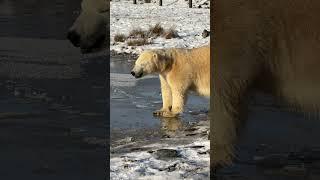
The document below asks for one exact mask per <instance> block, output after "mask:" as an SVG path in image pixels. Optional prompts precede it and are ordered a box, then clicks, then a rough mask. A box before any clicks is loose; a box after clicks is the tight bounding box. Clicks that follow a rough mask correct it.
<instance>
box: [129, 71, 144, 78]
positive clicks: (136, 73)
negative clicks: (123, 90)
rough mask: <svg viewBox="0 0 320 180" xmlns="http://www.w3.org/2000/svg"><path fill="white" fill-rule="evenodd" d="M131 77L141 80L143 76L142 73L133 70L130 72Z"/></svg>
mask: <svg viewBox="0 0 320 180" xmlns="http://www.w3.org/2000/svg"><path fill="white" fill-rule="evenodd" d="M131 75H132V76H134V77H135V78H141V77H142V75H143V72H142V71H140V72H135V71H134V70H132V71H131Z"/></svg>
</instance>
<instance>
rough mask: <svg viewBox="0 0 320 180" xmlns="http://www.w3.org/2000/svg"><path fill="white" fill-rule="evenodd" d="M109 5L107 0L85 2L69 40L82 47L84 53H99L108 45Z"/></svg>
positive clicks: (85, 0)
mask: <svg viewBox="0 0 320 180" xmlns="http://www.w3.org/2000/svg"><path fill="white" fill-rule="evenodd" d="M108 15H109V3H108V2H107V0H83V1H82V3H81V13H80V15H79V17H78V18H77V19H76V21H75V22H74V23H73V25H72V27H71V28H70V29H69V32H68V35H67V38H68V39H69V40H70V41H71V43H72V44H73V45H74V46H76V47H80V49H81V52H82V53H91V52H95V51H99V50H101V49H102V48H104V47H105V46H106V43H107V40H106V38H107V25H108V21H107V20H108V19H109V16H108Z"/></svg>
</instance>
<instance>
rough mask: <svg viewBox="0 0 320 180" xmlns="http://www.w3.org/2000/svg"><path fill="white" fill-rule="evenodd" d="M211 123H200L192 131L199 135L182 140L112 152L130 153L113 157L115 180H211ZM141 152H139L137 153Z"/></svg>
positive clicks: (179, 137) (113, 175) (117, 149)
mask: <svg viewBox="0 0 320 180" xmlns="http://www.w3.org/2000/svg"><path fill="white" fill-rule="evenodd" d="M208 123H209V122H208V121H200V122H199V124H198V125H195V126H194V127H192V129H196V130H195V131H193V132H191V133H190V131H188V132H189V133H190V134H188V135H186V134H185V133H181V135H180V136H178V137H175V138H168V139H162V140H161V141H159V142H157V143H151V144H146V145H142V146H141V143H136V142H133V143H128V144H126V145H122V146H121V145H120V146H118V147H113V148H111V151H112V152H121V151H125V152H127V153H114V154H111V158H110V177H111V179H112V180H120V179H121V180H124V179H126V180H136V179H149V180H166V179H168V180H171V179H190V180H191V179H192V180H197V179H199V180H200V179H201V180H206V179H209V177H210V170H209V164H210V156H209V151H210V141H209V140H208V136H207V133H208V130H209V125H208ZM191 134H192V136H191ZM193 135H194V136H193ZM186 142H187V143H186ZM126 146H127V147H126ZM137 148H138V149H139V150H138V151H137V150H135V149H137ZM120 149H121V150H120ZM124 149H126V150H124ZM130 151H133V152H130ZM128 152H129V153H128Z"/></svg>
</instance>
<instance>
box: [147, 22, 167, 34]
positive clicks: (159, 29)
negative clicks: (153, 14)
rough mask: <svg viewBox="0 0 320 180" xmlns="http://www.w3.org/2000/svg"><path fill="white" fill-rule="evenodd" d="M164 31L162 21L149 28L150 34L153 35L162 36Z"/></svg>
mask: <svg viewBox="0 0 320 180" xmlns="http://www.w3.org/2000/svg"><path fill="white" fill-rule="evenodd" d="M163 33H164V29H163V27H162V26H161V25H160V23H157V24H156V25H154V26H151V27H150V28H149V34H150V35H153V36H156V37H158V36H161V35H162V34H163Z"/></svg>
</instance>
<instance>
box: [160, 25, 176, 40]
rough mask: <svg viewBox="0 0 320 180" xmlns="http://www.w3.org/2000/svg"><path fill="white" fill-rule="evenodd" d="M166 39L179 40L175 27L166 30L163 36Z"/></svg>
mask: <svg viewBox="0 0 320 180" xmlns="http://www.w3.org/2000/svg"><path fill="white" fill-rule="evenodd" d="M162 36H163V37H164V38H166V39H172V38H177V37H179V36H178V32H177V31H176V30H175V28H174V27H171V28H170V29H168V30H166V31H165V32H164V33H163V35H162Z"/></svg>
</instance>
